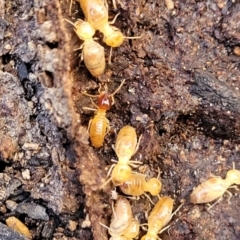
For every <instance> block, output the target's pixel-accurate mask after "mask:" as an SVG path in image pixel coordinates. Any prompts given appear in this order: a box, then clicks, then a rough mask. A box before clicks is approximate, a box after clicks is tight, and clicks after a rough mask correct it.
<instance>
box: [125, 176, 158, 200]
mask: <svg viewBox="0 0 240 240" xmlns="http://www.w3.org/2000/svg"><path fill="white" fill-rule="evenodd" d="M161 188H162V184H161V182H160V181H159V179H158V178H150V179H149V180H148V181H146V179H145V177H144V176H143V175H140V174H137V173H136V174H131V175H130V177H129V179H128V180H127V181H125V182H124V183H123V184H122V185H120V189H121V190H122V192H123V193H125V194H127V195H132V196H140V195H142V194H144V193H145V192H150V194H151V195H152V196H157V195H158V194H159V193H160V191H161Z"/></svg>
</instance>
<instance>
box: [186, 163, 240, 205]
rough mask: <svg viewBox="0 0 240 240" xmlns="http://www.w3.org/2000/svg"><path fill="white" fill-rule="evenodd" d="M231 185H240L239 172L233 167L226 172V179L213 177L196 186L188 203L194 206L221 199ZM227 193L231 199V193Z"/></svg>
mask: <svg viewBox="0 0 240 240" xmlns="http://www.w3.org/2000/svg"><path fill="white" fill-rule="evenodd" d="M233 184H237V185H239V184H240V171H239V170H237V169H235V167H234V166H233V169H231V170H229V171H228V172H227V176H226V179H222V178H221V177H213V178H210V179H208V180H207V181H205V182H203V183H201V184H200V185H199V186H197V187H196V188H195V189H194V190H193V192H192V194H191V196H190V201H191V202H192V203H194V204H200V203H209V202H212V201H214V200H216V199H218V198H220V199H221V196H222V195H223V194H224V193H225V192H228V191H227V189H228V188H229V187H230V186H231V185H233ZM228 193H229V195H230V197H231V193H230V192H228Z"/></svg>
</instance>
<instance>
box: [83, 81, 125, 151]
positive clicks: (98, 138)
mask: <svg viewBox="0 0 240 240" xmlns="http://www.w3.org/2000/svg"><path fill="white" fill-rule="evenodd" d="M124 82H125V79H124V80H123V81H122V82H121V84H120V86H119V87H118V88H117V89H116V90H115V91H114V92H113V93H112V94H108V89H107V86H106V85H105V90H104V91H101V87H100V88H99V90H98V91H99V95H91V94H88V93H85V92H83V94H84V95H86V96H90V97H98V101H97V105H96V104H95V103H94V102H93V101H92V98H91V101H92V104H93V105H94V106H95V107H96V109H93V108H86V107H85V108H83V109H87V110H94V111H96V113H95V116H94V118H93V119H91V120H90V122H89V125H88V130H89V136H90V140H91V143H92V145H93V147H95V148H100V147H101V146H102V145H103V141H104V138H105V135H106V133H107V131H108V129H109V128H110V127H109V120H108V119H107V118H106V111H107V110H109V109H110V108H111V106H112V105H113V104H114V95H115V94H116V93H117V92H118V91H119V90H120V89H121V88H122V86H123V84H124Z"/></svg>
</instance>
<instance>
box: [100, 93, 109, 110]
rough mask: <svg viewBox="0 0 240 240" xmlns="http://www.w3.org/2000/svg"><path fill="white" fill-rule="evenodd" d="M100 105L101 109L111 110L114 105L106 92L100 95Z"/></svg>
mask: <svg viewBox="0 0 240 240" xmlns="http://www.w3.org/2000/svg"><path fill="white" fill-rule="evenodd" d="M97 105H98V107H99V109H101V110H105V111H107V110H109V109H110V108H111V106H112V98H111V97H109V95H108V94H107V93H105V92H103V93H101V94H100V95H99V97H98V104H97Z"/></svg>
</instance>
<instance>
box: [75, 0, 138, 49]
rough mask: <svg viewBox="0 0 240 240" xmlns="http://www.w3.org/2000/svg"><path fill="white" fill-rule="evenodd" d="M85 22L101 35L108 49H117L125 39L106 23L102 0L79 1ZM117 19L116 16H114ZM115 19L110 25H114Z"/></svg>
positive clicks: (106, 16) (104, 3)
mask: <svg viewBox="0 0 240 240" xmlns="http://www.w3.org/2000/svg"><path fill="white" fill-rule="evenodd" d="M79 2H80V5H81V8H82V11H83V13H84V15H85V18H86V21H87V22H89V23H90V24H91V25H92V26H93V27H94V28H95V29H96V30H99V31H100V32H102V33H103V35H104V38H103V41H104V42H105V43H106V44H107V45H108V46H110V47H119V46H120V45H121V44H122V43H123V40H124V38H139V37H125V36H123V34H122V32H121V31H120V29H118V28H116V27H113V26H110V23H109V21H108V6H107V3H106V1H103V0H79ZM116 17H117V16H116ZM116 17H115V18H114V20H113V21H112V22H111V23H114V22H115V20H116Z"/></svg>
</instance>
